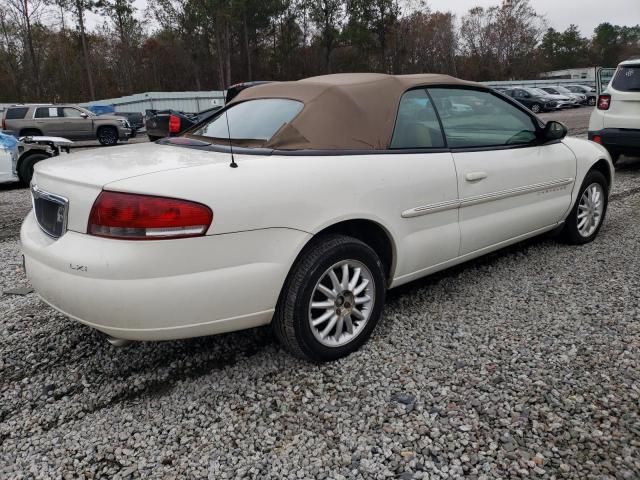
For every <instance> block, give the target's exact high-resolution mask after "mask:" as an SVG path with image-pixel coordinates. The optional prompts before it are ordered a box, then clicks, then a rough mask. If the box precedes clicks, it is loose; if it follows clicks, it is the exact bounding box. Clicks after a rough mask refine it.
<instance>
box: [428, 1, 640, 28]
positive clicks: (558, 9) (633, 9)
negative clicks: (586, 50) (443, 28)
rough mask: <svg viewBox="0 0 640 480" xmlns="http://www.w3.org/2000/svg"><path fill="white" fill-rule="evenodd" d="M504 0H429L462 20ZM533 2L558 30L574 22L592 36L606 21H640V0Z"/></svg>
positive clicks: (438, 7)
mask: <svg viewBox="0 0 640 480" xmlns="http://www.w3.org/2000/svg"><path fill="white" fill-rule="evenodd" d="M500 3H501V2H500V0H427V4H428V5H429V6H430V7H431V10H443V11H446V10H449V11H451V12H452V13H454V14H456V16H457V17H458V20H460V17H461V16H462V15H464V14H465V13H466V12H467V11H469V9H470V8H472V7H475V6H481V7H490V6H492V5H498V4H500ZM531 6H532V7H533V8H534V9H535V10H536V11H537V12H538V13H539V14H542V15H545V16H546V17H547V23H548V24H549V26H550V27H553V28H555V29H556V30H564V29H565V28H567V27H568V26H569V25H571V24H572V23H575V24H576V25H578V27H579V28H580V31H581V32H582V35H583V36H585V37H590V36H591V34H592V33H593V29H594V28H595V27H596V26H597V25H598V24H600V23H602V22H609V23H611V24H613V25H628V26H631V25H637V24H640V0H531Z"/></svg>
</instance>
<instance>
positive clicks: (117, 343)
mask: <svg viewBox="0 0 640 480" xmlns="http://www.w3.org/2000/svg"><path fill="white" fill-rule="evenodd" d="M107 342H109V343H110V344H111V345H113V346H114V347H118V348H120V347H125V346H127V345H129V344H130V343H131V340H125V339H124V338H116V337H112V336H110V335H107Z"/></svg>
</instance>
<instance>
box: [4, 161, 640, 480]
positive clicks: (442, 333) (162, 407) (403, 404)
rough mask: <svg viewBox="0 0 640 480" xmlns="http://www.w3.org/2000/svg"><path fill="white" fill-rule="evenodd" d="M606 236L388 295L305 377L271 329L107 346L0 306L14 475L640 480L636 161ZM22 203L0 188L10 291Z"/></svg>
mask: <svg viewBox="0 0 640 480" xmlns="http://www.w3.org/2000/svg"><path fill="white" fill-rule="evenodd" d="M617 181H618V183H617V185H616V188H615V192H614V198H613V199H612V203H611V204H610V209H609V212H608V218H607V220H606V223H605V225H604V227H603V229H602V231H601V234H600V236H599V237H598V239H597V240H596V241H595V242H594V243H591V244H589V245H587V246H584V247H581V248H575V247H569V246H566V245H562V244H558V243H556V242H555V241H554V240H552V239H549V238H546V237H543V238H538V239H534V240H532V241H528V242H526V243H524V244H520V245H516V246H514V247H511V248H509V249H507V250H505V251H502V252H499V253H496V254H493V255H490V256H487V257H484V258H482V259H479V260H476V261H474V262H471V263H468V264H465V265H462V266H460V267H457V268H454V269H451V270H448V271H446V272H442V273H440V274H437V275H435V276H432V277H430V278H428V279H425V280H422V281H418V282H414V283H412V284H410V285H408V286H404V287H401V288H400V289H397V290H393V291H392V292H391V293H390V298H389V302H388V305H387V307H386V308H385V313H384V318H383V321H382V322H381V323H380V325H379V326H378V329H377V331H376V332H375V333H374V336H373V338H372V339H371V341H370V342H369V343H368V344H367V345H366V346H365V347H364V348H363V349H361V350H360V351H359V352H357V353H355V354H353V355H351V356H350V357H349V358H346V359H343V360H340V361H338V362H335V363H332V364H328V365H321V366H317V365H310V364H307V363H304V362H301V361H298V360H296V359H293V358H291V357H290V356H289V355H287V354H286V353H285V352H283V351H282V350H281V349H280V348H279V347H278V345H277V344H276V343H275V341H274V340H273V338H272V337H271V335H270V333H269V331H268V329H257V330H253V331H248V332H240V333H234V334H227V335H222V336H217V337H209V338H204V339H195V340H185V341H175V342H164V343H137V344H131V345H129V346H128V347H125V348H122V349H116V348H114V347H111V346H110V345H108V344H107V342H106V341H104V339H103V338H101V336H100V335H99V334H98V333H96V332H94V331H92V330H90V329H89V328H87V327H84V326H82V325H80V324H77V323H75V322H72V321H70V320H68V319H66V318H65V317H64V316H62V315H60V314H58V313H56V312H55V311H53V310H52V309H50V308H49V307H47V306H45V305H43V304H42V303H41V302H40V301H39V300H38V298H37V297H36V296H35V294H28V295H26V296H13V295H7V294H4V295H2V296H1V297H0V333H1V335H0V478H11V479H19V478H99V477H101V478H140V477H142V478H211V479H218V478H260V479H269V478H272V479H280V478H335V479H343V478H362V479H382V478H401V479H405V480H407V479H419V478H458V477H462V476H468V477H469V478H478V479H480V478H484V479H490V478H491V479H492V478H507V477H509V478H519V477H540V478H543V477H544V478H575V479H609V478H611V479H632V478H636V479H637V478H640V407H639V405H640V367H639V361H640V297H639V293H638V292H639V291H640V277H639V276H638V272H639V271H640V242H638V238H639V237H640V159H635V160H626V161H624V162H622V163H621V165H620V169H619V171H618V177H617ZM29 208H30V206H29V196H28V192H27V191H26V190H24V189H14V188H11V187H9V188H4V189H0V212H1V213H2V215H1V216H0V272H1V279H0V290H6V289H10V288H14V287H18V286H27V282H26V279H25V277H24V275H23V273H22V271H21V267H20V263H21V261H20V253H19V245H18V240H17V237H18V230H19V224H20V222H21V220H22V218H23V217H24V215H25V214H26V213H27V211H28V210H29Z"/></svg>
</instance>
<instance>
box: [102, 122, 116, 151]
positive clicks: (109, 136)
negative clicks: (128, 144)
mask: <svg viewBox="0 0 640 480" xmlns="http://www.w3.org/2000/svg"><path fill="white" fill-rule="evenodd" d="M98 141H99V142H100V143H101V144H102V145H104V146H106V147H110V146H112V145H115V144H116V143H118V129H117V128H115V127H100V129H99V130H98Z"/></svg>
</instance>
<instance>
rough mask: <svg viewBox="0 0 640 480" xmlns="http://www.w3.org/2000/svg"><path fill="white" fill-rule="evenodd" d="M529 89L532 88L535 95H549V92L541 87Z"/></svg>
mask: <svg viewBox="0 0 640 480" xmlns="http://www.w3.org/2000/svg"><path fill="white" fill-rule="evenodd" d="M531 90H533V92H534V93H535V94H536V95H543V96H545V97H546V96H548V95H549V92H547V91H545V90H542V89H541V88H532V89H531Z"/></svg>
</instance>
